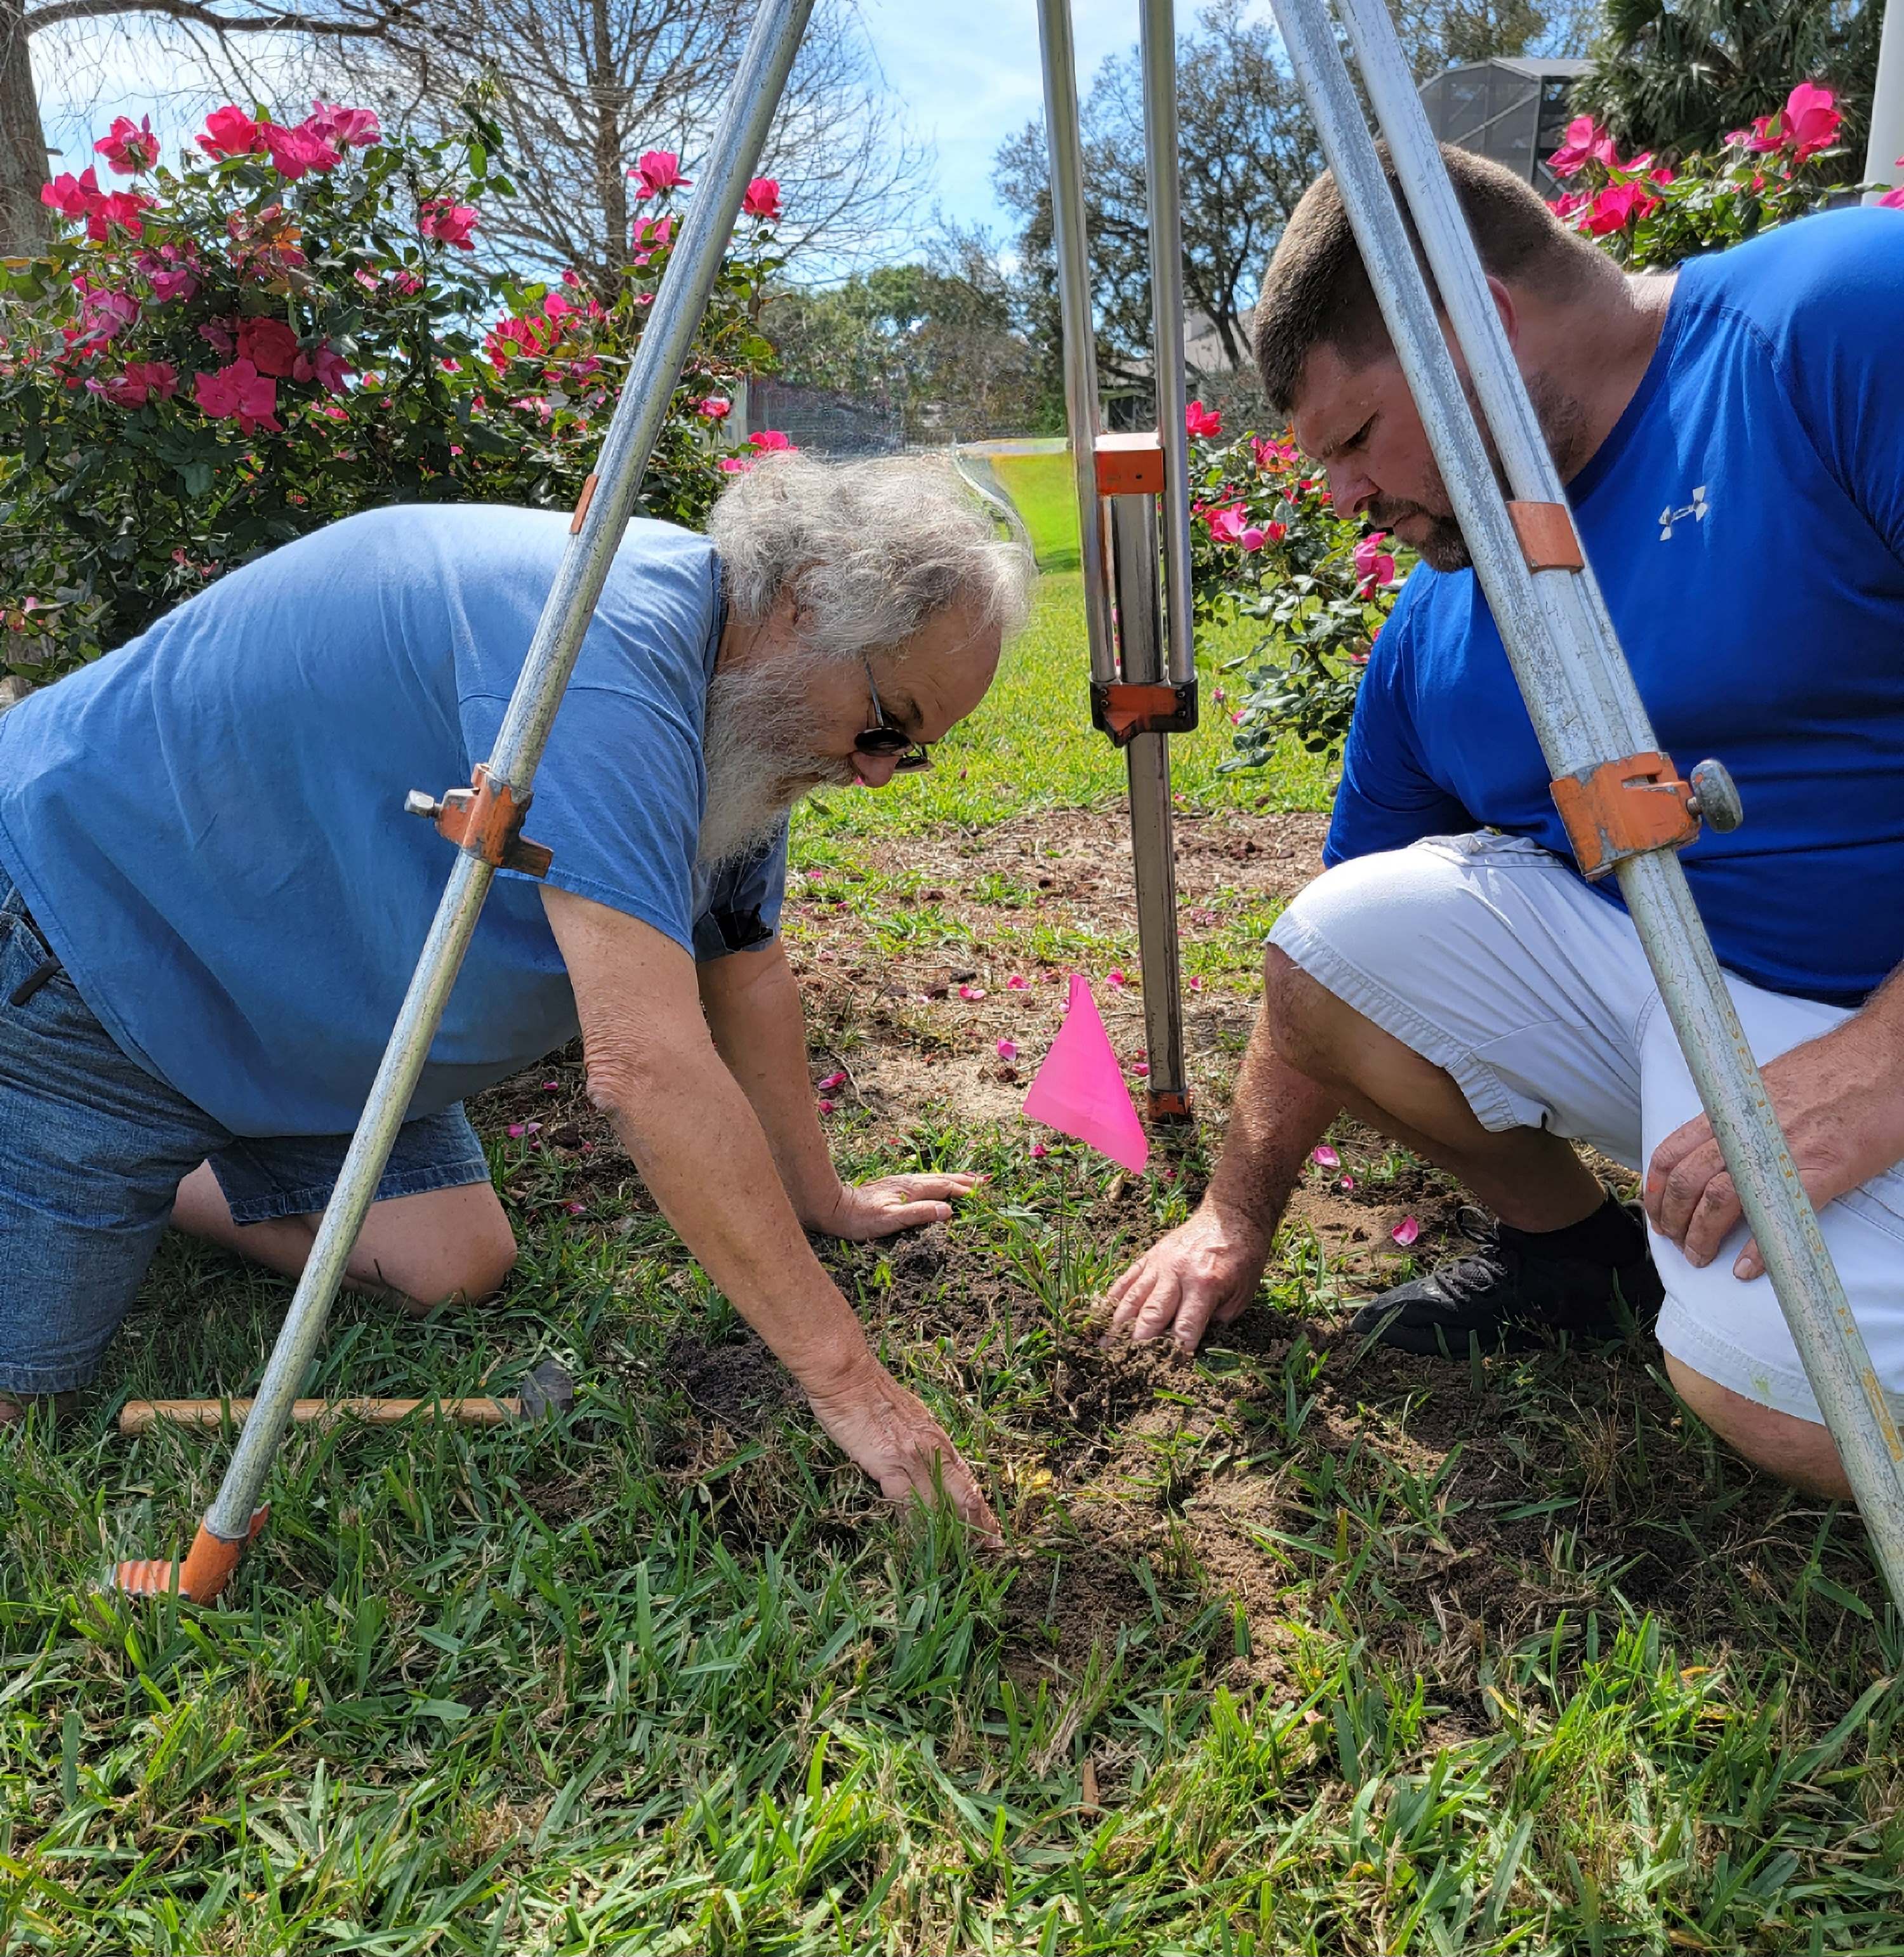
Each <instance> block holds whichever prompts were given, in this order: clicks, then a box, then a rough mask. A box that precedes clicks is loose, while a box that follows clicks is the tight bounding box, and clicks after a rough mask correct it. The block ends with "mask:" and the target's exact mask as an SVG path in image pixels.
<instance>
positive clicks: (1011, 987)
mask: <svg viewBox="0 0 1904 1957" xmlns="http://www.w3.org/2000/svg"><path fill="white" fill-rule="evenodd" d="M1005 989H1006V991H1008V992H1024V991H1029V990H1030V989H1031V980H1030V979H1027V978H1025V977H1023V976H1021V975H1020V974H1019V973H1018V972H1013V973H1012V975H1011V977H1010V978H1009V979H1006V982H1005Z"/></svg>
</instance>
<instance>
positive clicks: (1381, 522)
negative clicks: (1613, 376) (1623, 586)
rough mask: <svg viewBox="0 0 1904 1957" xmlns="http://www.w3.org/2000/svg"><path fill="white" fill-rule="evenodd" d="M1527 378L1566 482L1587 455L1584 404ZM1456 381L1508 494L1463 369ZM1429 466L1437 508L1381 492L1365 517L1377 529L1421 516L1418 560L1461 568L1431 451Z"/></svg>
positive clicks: (1468, 559) (1463, 550)
mask: <svg viewBox="0 0 1904 1957" xmlns="http://www.w3.org/2000/svg"><path fill="white" fill-rule="evenodd" d="M1461 385H1462V387H1463V390H1464V392H1465V393H1466V394H1467V398H1468V405H1469V406H1470V408H1471V409H1473V411H1474V419H1475V424H1476V426H1477V427H1478V428H1479V429H1480V431H1481V439H1482V444H1484V446H1485V447H1486V450H1487V453H1488V460H1489V461H1490V462H1491V463H1493V465H1494V479H1495V482H1496V484H1497V485H1498V486H1499V488H1500V491H1501V495H1503V496H1504V497H1508V498H1511V497H1512V496H1513V495H1514V492H1513V490H1512V489H1511V488H1510V487H1509V486H1508V479H1507V476H1506V475H1505V473H1504V471H1503V470H1502V469H1501V458H1500V456H1499V455H1498V454H1497V453H1496V451H1495V444H1494V437H1493V435H1492V433H1491V432H1489V428H1488V425H1487V423H1486V421H1485V420H1484V419H1482V415H1481V411H1480V404H1479V402H1478V401H1476V399H1475V396H1474V383H1473V381H1472V380H1471V379H1470V378H1469V377H1468V376H1467V375H1466V374H1464V375H1462V377H1461ZM1527 393H1528V396H1529V397H1530V399H1531V400H1532V401H1533V409H1534V414H1535V416H1536V419H1538V420H1539V423H1540V428H1541V432H1542V434H1543V435H1545V436H1546V438H1547V449H1548V452H1549V454H1551V455H1552V457H1553V458H1554V466H1555V468H1556V469H1558V471H1559V472H1560V477H1561V481H1562V482H1566V481H1568V479H1571V477H1572V476H1574V475H1575V474H1576V473H1577V472H1578V471H1579V470H1580V469H1581V468H1582V467H1583V466H1584V465H1585V463H1586V462H1587V455H1586V453H1585V451H1586V447H1587V410H1586V409H1584V407H1582V406H1581V405H1580V402H1579V400H1577V398H1576V397H1574V395H1572V394H1569V393H1568V392H1567V390H1565V388H1564V387H1561V385H1560V384H1559V383H1558V381H1555V380H1554V379H1552V377H1551V376H1549V375H1545V374H1533V375H1528V376H1527ZM1429 469H1430V470H1431V472H1432V476H1433V491H1434V494H1435V495H1436V497H1437V498H1438V499H1439V501H1440V503H1441V508H1440V509H1438V510H1436V509H1430V508H1429V507H1428V506H1427V505H1426V504H1423V503H1411V502H1409V501H1407V500H1406V499H1405V498H1400V497H1381V498H1378V499H1377V500H1376V501H1375V502H1373V503H1371V504H1369V511H1368V515H1369V522H1370V523H1372V524H1373V525H1374V526H1375V528H1376V529H1378V530H1394V527H1395V526H1396V525H1397V523H1402V522H1404V521H1405V520H1407V518H1409V517H1426V519H1427V520H1428V526H1429V529H1428V534H1427V536H1426V537H1424V538H1423V539H1422V540H1421V541H1420V542H1419V543H1417V544H1416V545H1415V546H1414V549H1415V550H1416V552H1417V554H1418V555H1419V556H1420V558H1421V559H1422V562H1423V563H1424V564H1426V565H1427V566H1428V567H1429V569H1430V570H1431V571H1466V570H1467V568H1468V567H1469V566H1470V564H1473V561H1474V558H1473V555H1472V553H1471V552H1470V551H1469V549H1468V547H1467V539H1466V538H1465V537H1464V536H1462V534H1461V526H1460V524H1459V523H1457V522H1456V521H1455V520H1454V517H1453V515H1452V514H1449V505H1448V489H1447V486H1446V484H1445V482H1444V480H1443V479H1442V476H1441V470H1440V469H1439V467H1438V466H1437V465H1436V463H1435V461H1434V460H1433V458H1432V457H1430V458H1429Z"/></svg>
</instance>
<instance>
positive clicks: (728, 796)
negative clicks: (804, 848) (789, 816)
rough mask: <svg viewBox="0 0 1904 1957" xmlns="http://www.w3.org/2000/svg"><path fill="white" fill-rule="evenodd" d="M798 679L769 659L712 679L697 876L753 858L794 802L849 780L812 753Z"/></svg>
mask: <svg viewBox="0 0 1904 1957" xmlns="http://www.w3.org/2000/svg"><path fill="white" fill-rule="evenodd" d="M783 668H792V669H791V670H783ZM800 677H801V676H800V672H799V671H798V670H797V666H796V664H795V662H792V661H785V660H775V661H774V662H772V663H771V664H769V665H767V666H756V667H750V668H744V669H742V670H741V671H740V672H733V673H717V674H716V675H715V678H714V680H713V682H712V684H710V685H709V688H708V690H707V720H706V732H705V733H704V734H703V737H702V741H701V751H702V754H703V758H704V759H705V760H706V764H707V811H706V814H704V815H703V817H701V836H700V842H699V846H698V847H697V849H696V852H695V855H696V862H698V863H699V866H700V867H701V868H703V869H704V870H709V869H713V868H717V867H718V866H719V865H723V864H726V863H731V862H737V861H739V860H740V859H743V858H746V857H747V856H750V855H753V854H754V853H755V852H756V851H757V850H759V849H760V848H761V847H762V846H763V845H764V844H765V843H766V841H767V839H768V838H769V836H772V833H773V832H774V830H775V829H776V828H778V827H779V824H780V821H781V817H783V816H785V814H786V813H787V811H788V809H790V808H792V807H793V805H794V803H795V802H797V801H799V799H800V797H801V796H802V795H805V794H807V792H809V791H810V790H811V789H816V788H819V787H822V786H826V784H829V783H831V784H833V785H835V786H842V787H844V786H850V784H851V782H853V781H854V779H855V777H854V773H853V767H852V764H851V762H848V761H845V760H840V759H838V758H837V757H834V756H832V755H826V754H818V753H816V751H815V747H814V744H815V742H816V740H817V739H818V738H819V729H818V726H817V725H816V721H815V718H814V716H813V710H812V709H811V707H809V706H808V704H807V698H806V691H805V688H804V687H803V686H802V685H801V684H800Z"/></svg>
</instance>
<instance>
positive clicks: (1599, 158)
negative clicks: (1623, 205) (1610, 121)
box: [1547, 115, 1614, 177]
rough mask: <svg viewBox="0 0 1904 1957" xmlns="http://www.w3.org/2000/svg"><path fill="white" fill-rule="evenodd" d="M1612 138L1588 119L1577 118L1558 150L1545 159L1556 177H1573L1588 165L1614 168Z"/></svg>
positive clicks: (1569, 125) (1586, 116) (1590, 118)
mask: <svg viewBox="0 0 1904 1957" xmlns="http://www.w3.org/2000/svg"><path fill="white" fill-rule="evenodd" d="M1613 154H1614V152H1613V138H1612V137H1611V136H1609V134H1607V133H1606V131H1605V130H1604V129H1602V128H1601V127H1600V125H1599V124H1598V123H1597V122H1595V121H1594V120H1593V117H1592V116H1590V115H1576V116H1575V117H1574V119H1573V121H1572V122H1570V123H1568V125H1567V134H1566V135H1565V137H1564V138H1562V139H1561V145H1560V147H1559V148H1558V150H1555V152H1554V153H1553V154H1552V156H1549V158H1548V159H1547V167H1548V169H1550V170H1552V172H1553V173H1554V175H1555V176H1557V177H1571V176H1575V175H1578V174H1579V172H1580V171H1582V170H1584V169H1585V168H1586V167H1587V165H1588V164H1589V163H1600V164H1603V165H1604V166H1606V168H1608V169H1612V166H1613Z"/></svg>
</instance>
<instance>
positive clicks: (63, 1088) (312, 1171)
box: [0, 871, 489, 1393]
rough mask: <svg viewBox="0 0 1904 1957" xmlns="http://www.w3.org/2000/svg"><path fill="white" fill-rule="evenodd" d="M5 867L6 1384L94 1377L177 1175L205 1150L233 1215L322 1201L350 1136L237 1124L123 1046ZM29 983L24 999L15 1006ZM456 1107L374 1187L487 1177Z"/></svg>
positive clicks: (254, 1216)
mask: <svg viewBox="0 0 1904 1957" xmlns="http://www.w3.org/2000/svg"><path fill="white" fill-rule="evenodd" d="M48 961H49V954H48V952H47V949H46V944H45V943H44V942H43V941H42V939H41V938H40V937H39V934H38V933H37V932H36V931H35V930H34V929H33V925H32V924H31V922H30V920H29V919H28V918H27V916H26V915H25V912H24V906H23V904H22V903H21V897H20V893H19V892H18V891H17V890H15V889H14V884H13V880H12V878H11V877H8V875H7V874H6V873H5V871H0V1390H8V1391H11V1392H14V1393H64V1392H65V1391H67V1390H69V1389H70V1388H71V1387H74V1386H84V1384H85V1383H86V1382H87V1380H90V1378H91V1377H93V1374H94V1373H95V1372H96V1371H98V1369H99V1361H100V1358H101V1357H102V1355H103V1354H104V1352H105V1351H106V1347H107V1345H109V1344H110V1343H111V1342H112V1335H113V1333H115V1331H117V1330H118V1326H119V1323H120V1321H121V1320H122V1319H123V1318H124V1317H125V1314H126V1313H127V1311H128V1310H129V1309H130V1308H131V1304H132V1301H133V1298H134V1295H135V1294H136V1293H137V1290H138V1288H139V1285H140V1283H141V1280H142V1279H144V1276H145V1272H146V1266H147V1264H148V1263H150V1261H151V1259H152V1254H153V1251H154V1250H156V1248H157V1247H158V1243H159V1238H160V1236H161V1235H163V1233H164V1231H165V1228H166V1223H167V1222H168V1221H169V1219H170V1217H171V1214H172V1200H173V1197H174V1196H175V1193H177V1190H178V1184H180V1182H181V1181H183V1180H184V1178H185V1177H186V1176H188V1175H190V1174H191V1171H193V1170H194V1169H195V1168H197V1166H198V1165H199V1164H200V1163H201V1162H210V1164H211V1165H212V1170H213V1174H214V1175H216V1177H217V1178H218V1184H219V1188H220V1189H221V1190H223V1191H224V1193H225V1200H226V1202H227V1203H229V1204H230V1206H231V1210H232V1218H233V1220H234V1221H235V1222H239V1223H262V1222H269V1221H270V1220H271V1219H274V1218H279V1217H285V1216H306V1215H310V1214H312V1213H314V1212H316V1211H318V1210H320V1209H323V1208H324V1205H325V1203H327V1202H328V1201H329V1200H330V1192H331V1189H332V1187H333V1185H334V1184H335V1183H336V1179H337V1171H338V1170H339V1168H341V1167H342V1166H343V1159H344V1151H345V1149H346V1148H347V1147H348V1146H349V1143H350V1137H349V1136H348V1135H292V1136H286V1137H276V1138H272V1139H267V1140H257V1139H255V1138H252V1137H245V1136H238V1135H234V1134H233V1133H232V1132H231V1131H230V1130H229V1129H228V1128H226V1127H222V1126H221V1125H220V1124H219V1123H218V1122H216V1121H213V1119H212V1118H211V1117H210V1115H209V1114H207V1113H206V1112H205V1111H204V1109H203V1108H198V1107H196V1106H194V1105H193V1104H192V1103H191V1102H189V1101H188V1100H186V1099H185V1097H184V1096H183V1095H181V1094H178V1093H177V1092H175V1091H174V1090H173V1089H172V1088H171V1087H169V1086H167V1085H166V1083H165V1082H163V1080H159V1079H158V1078H157V1077H156V1076H155V1075H153V1074H151V1073H147V1071H146V1070H145V1069H144V1067H141V1066H139V1065H137V1064H136V1063H135V1062H134V1061H131V1060H129V1059H128V1058H127V1057H126V1056H125V1054H124V1053H123V1052H122V1051H120V1049H119V1048H118V1046H116V1045H115V1044H114V1043H113V1041H112V1036H111V1035H109V1033H108V1032H106V1029H105V1028H104V1027H103V1026H101V1025H100V1024H99V1021H98V1020H96V1019H95V1018H94V1017H93V1013H92V1012H91V1011H90V1009H89V1008H88V1007H87V1004H86V1002H85V1001H84V999H82V998H81V997H80V995H79V992H78V990H77V988H76V987H75V986H74V985H73V983H72V982H71V980H70V979H68V977H67V976H66V974H65V972H64V970H55V972H53V973H52V975H51V976H50V977H49V978H45V979H43V981H42V982H40V983H39V985H37V986H30V982H31V981H32V980H33V979H34V978H35V977H36V976H37V975H39V974H41V973H42V972H43V971H44V970H45V968H46V965H47V963H48ZM23 988H30V989H29V990H28V991H27V996H26V997H24V998H23V999H22V1000H21V1003H20V1004H17V1005H15V1004H14V1003H13V1001H14V997H15V995H16V994H18V993H19V992H21V990H22V989H23ZM488 1179H489V1168H488V1163H487V1162H485V1160H484V1159H483V1152H482V1143H480V1142H479V1141H478V1140H477V1139H476V1133H475V1130H474V1129H473V1128H472V1127H471V1126H470V1125H469V1116H468V1115H467V1114H465V1113H464V1112H463V1108H462V1106H461V1105H460V1104H459V1105H456V1107H453V1108H445V1109H444V1111H442V1112H441V1113H440V1114H430V1115H425V1116H424V1117H422V1118H421V1119H419V1120H417V1121H408V1122H406V1123H405V1124H404V1125H403V1128H402V1129H401V1130H399V1133H398V1135H397V1138H396V1147H395V1148H394V1149H392V1150H391V1152H390V1162H389V1165H388V1166H387V1168H386V1169H385V1170H384V1179H383V1181H381V1182H380V1183H379V1184H377V1200H378V1201H379V1202H383V1201H384V1200H387V1199H388V1198H389V1197H394V1196H415V1195H420V1194H422V1193H423V1192H425V1190H434V1189H453V1188H457V1187H462V1186H463V1185H464V1184H469V1183H478V1182H486V1181H488Z"/></svg>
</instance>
